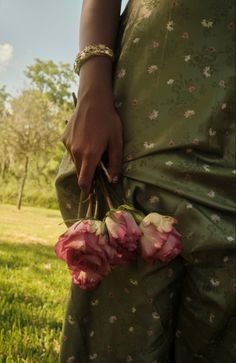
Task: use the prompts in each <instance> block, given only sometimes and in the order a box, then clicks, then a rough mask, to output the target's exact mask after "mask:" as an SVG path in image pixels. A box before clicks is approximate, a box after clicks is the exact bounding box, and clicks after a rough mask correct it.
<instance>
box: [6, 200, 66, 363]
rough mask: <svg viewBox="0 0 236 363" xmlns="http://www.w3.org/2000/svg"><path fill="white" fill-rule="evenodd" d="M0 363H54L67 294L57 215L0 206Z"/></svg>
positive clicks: (44, 211) (30, 208)
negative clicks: (59, 256)
mask: <svg viewBox="0 0 236 363" xmlns="http://www.w3.org/2000/svg"><path fill="white" fill-rule="evenodd" d="M0 213H1V219H0V230H1V235H0V290H1V299H0V314H1V327H0V363H39V362H40V363H54V362H55V363H56V362H57V357H58V350H59V341H60V332H61V327H62V320H63V313H64V308H65V302H66V298H67V294H68V288H69V274H68V271H67V269H66V266H65V265H64V263H63V262H62V261H59V260H58V259H57V258H56V257H55V254H54V251H53V244H55V242H56V239H57V236H58V235H59V234H61V233H62V232H63V231H64V230H65V226H64V225H59V223H60V222H61V217H60V214H59V212H58V211H55V210H47V209H41V208H32V207H27V208H23V209H22V211H17V210H16V208H15V206H9V205H0Z"/></svg>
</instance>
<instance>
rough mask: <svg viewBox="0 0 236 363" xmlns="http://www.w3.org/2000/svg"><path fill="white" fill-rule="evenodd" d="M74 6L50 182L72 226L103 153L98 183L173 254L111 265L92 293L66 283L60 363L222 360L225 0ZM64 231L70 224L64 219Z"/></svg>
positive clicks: (228, 330) (230, 86) (229, 153)
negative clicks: (158, 224) (69, 95)
mask: <svg viewBox="0 0 236 363" xmlns="http://www.w3.org/2000/svg"><path fill="white" fill-rule="evenodd" d="M120 6H121V1H120V0H112V1H110V0H99V1H97V0H84V1H83V8H82V14H81V26H80V50H81V51H82V50H84V49H85V48H86V47H87V46H89V45H91V44H93V45H96V44H104V45H106V46H107V47H109V48H110V49H112V50H113V51H114V53H115V59H114V61H113V62H112V61H111V58H110V57H107V56H95V57H90V58H89V59H88V60H86V61H85V62H84V63H83V64H82V66H81V69H80V82H79V90H78V102H77V105H76V108H75V111H74V114H73V115H72V118H71V120H70V121H69V123H68V124H67V126H66V128H65V131H64V134H63V137H62V139H63V142H64V144H65V146H66V149H67V151H66V153H65V156H64V158H63V160H62V163H61V166H60V169H59V173H58V176H57V179H56V188H57V193H58V200H59V205H60V208H61V211H62V215H63V217H64V219H65V221H68V220H73V219H76V218H78V205H79V198H80V190H82V192H83V193H84V195H86V194H88V193H89V190H90V188H91V183H92V179H93V176H94V173H95V170H96V167H97V165H98V163H99V162H100V160H101V158H102V156H103V154H104V152H106V153H107V158H108V166H107V167H108V172H109V175H110V176H111V182H112V183H114V184H112V185H114V187H115V185H117V181H118V178H119V181H118V185H121V186H122V189H123V190H124V193H125V196H126V199H127V201H128V202H129V203H130V204H132V205H134V206H135V207H136V208H138V209H140V210H142V211H143V212H144V213H149V212H151V211H159V212H160V213H162V214H167V215H171V216H174V217H175V218H176V219H177V220H178V226H177V229H178V231H179V232H180V233H181V235H182V244H183V252H182V255H181V256H179V257H177V258H176V259H174V260H173V261H171V262H170V263H168V264H166V263H161V262H157V263H155V264H154V265H149V264H147V263H146V262H145V261H142V259H139V258H137V260H135V261H132V262H130V263H129V264H127V265H125V266H120V267H118V268H116V269H114V271H113V272H112V274H110V275H109V276H108V277H107V278H105V279H104V280H103V281H102V283H101V284H100V285H99V286H98V287H97V288H95V289H93V290H81V289H80V288H79V287H78V286H77V285H75V284H72V286H71V292H70V297H69V301H68V306H67V311H66V314H65V322H64V328H63V335H62V345H61V353H60V358H59V361H60V363H72V362H76V363H85V362H90V361H94V362H99V363H102V362H104V363H124V362H135V363H167V362H172V363H173V362H176V363H195V362H199V363H200V362H201V363H233V362H234V361H235V348H236V347H235V340H234V338H235V337H234V332H235V331H234V329H235V328H234V322H235V317H234V309H235V299H234V296H235V295H234V290H235V283H234V266H235V237H234V211H235V196H234V187H233V179H234V176H235V166H234V165H235V164H234V124H233V120H234V115H235V108H234V106H235V101H234V95H235V94H234V92H235V88H234V76H235V70H234V62H235V58H234V41H233V40H234V11H235V8H234V7H235V2H234V1H233V0H225V1H223V2H216V1H215V0H206V1H200V2H199V1H198V2H196V1H193V0H177V1H173V0H165V1H157V0H130V1H129V2H128V4H127V6H126V8H125V10H124V12H123V13H122V14H121V15H120ZM67 225H70V223H69V222H67Z"/></svg>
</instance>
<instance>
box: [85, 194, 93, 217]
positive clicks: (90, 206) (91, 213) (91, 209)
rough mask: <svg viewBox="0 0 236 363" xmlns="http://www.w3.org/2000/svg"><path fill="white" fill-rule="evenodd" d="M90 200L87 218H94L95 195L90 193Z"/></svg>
mask: <svg viewBox="0 0 236 363" xmlns="http://www.w3.org/2000/svg"><path fill="white" fill-rule="evenodd" d="M88 198H89V204H88V209H87V213H86V218H89V217H92V216H93V213H94V194H93V193H90V194H89V196H88Z"/></svg>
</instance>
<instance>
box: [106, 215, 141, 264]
mask: <svg viewBox="0 0 236 363" xmlns="http://www.w3.org/2000/svg"><path fill="white" fill-rule="evenodd" d="M105 223H106V226H107V230H108V234H109V237H110V243H111V245H112V246H113V247H114V248H115V249H116V250H117V252H118V253H119V254H120V257H121V258H123V260H125V261H126V260H130V258H131V257H132V253H131V252H133V251H134V250H136V248H137V241H138V239H139V238H140V236H141V231H140V229H139V227H138V225H137V223H136V222H135V220H134V218H133V216H132V214H131V213H129V212H126V211H124V210H117V211H115V212H113V213H111V214H110V215H109V216H108V217H106V219H105Z"/></svg>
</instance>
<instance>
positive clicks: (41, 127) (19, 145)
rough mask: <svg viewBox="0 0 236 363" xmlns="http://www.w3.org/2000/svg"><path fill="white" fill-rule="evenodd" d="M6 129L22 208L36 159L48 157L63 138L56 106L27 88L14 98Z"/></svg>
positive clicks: (39, 93)
mask: <svg viewBox="0 0 236 363" xmlns="http://www.w3.org/2000/svg"><path fill="white" fill-rule="evenodd" d="M5 129H7V130H8V131H7V132H8V145H9V150H10V155H11V157H12V158H13V160H14V162H15V165H14V169H15V170H16V171H17V172H18V177H19V193H18V201H17V207H18V209H20V208H21V204H22V196H23V191H24V187H25V182H26V179H27V176H28V171H29V167H30V163H31V162H32V160H33V159H35V158H36V159H40V158H44V157H47V154H48V152H50V150H52V149H53V148H54V147H55V144H56V142H57V140H58V139H59V133H58V125H57V124H56V122H55V118H54V114H53V105H52V104H51V103H50V102H49V100H48V99H47V97H46V96H45V95H44V94H42V93H41V92H40V91H38V90H26V91H23V92H22V94H21V95H20V96H18V97H17V98H15V99H13V100H12V103H11V115H9V117H8V118H7V122H6V125H5Z"/></svg>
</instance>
